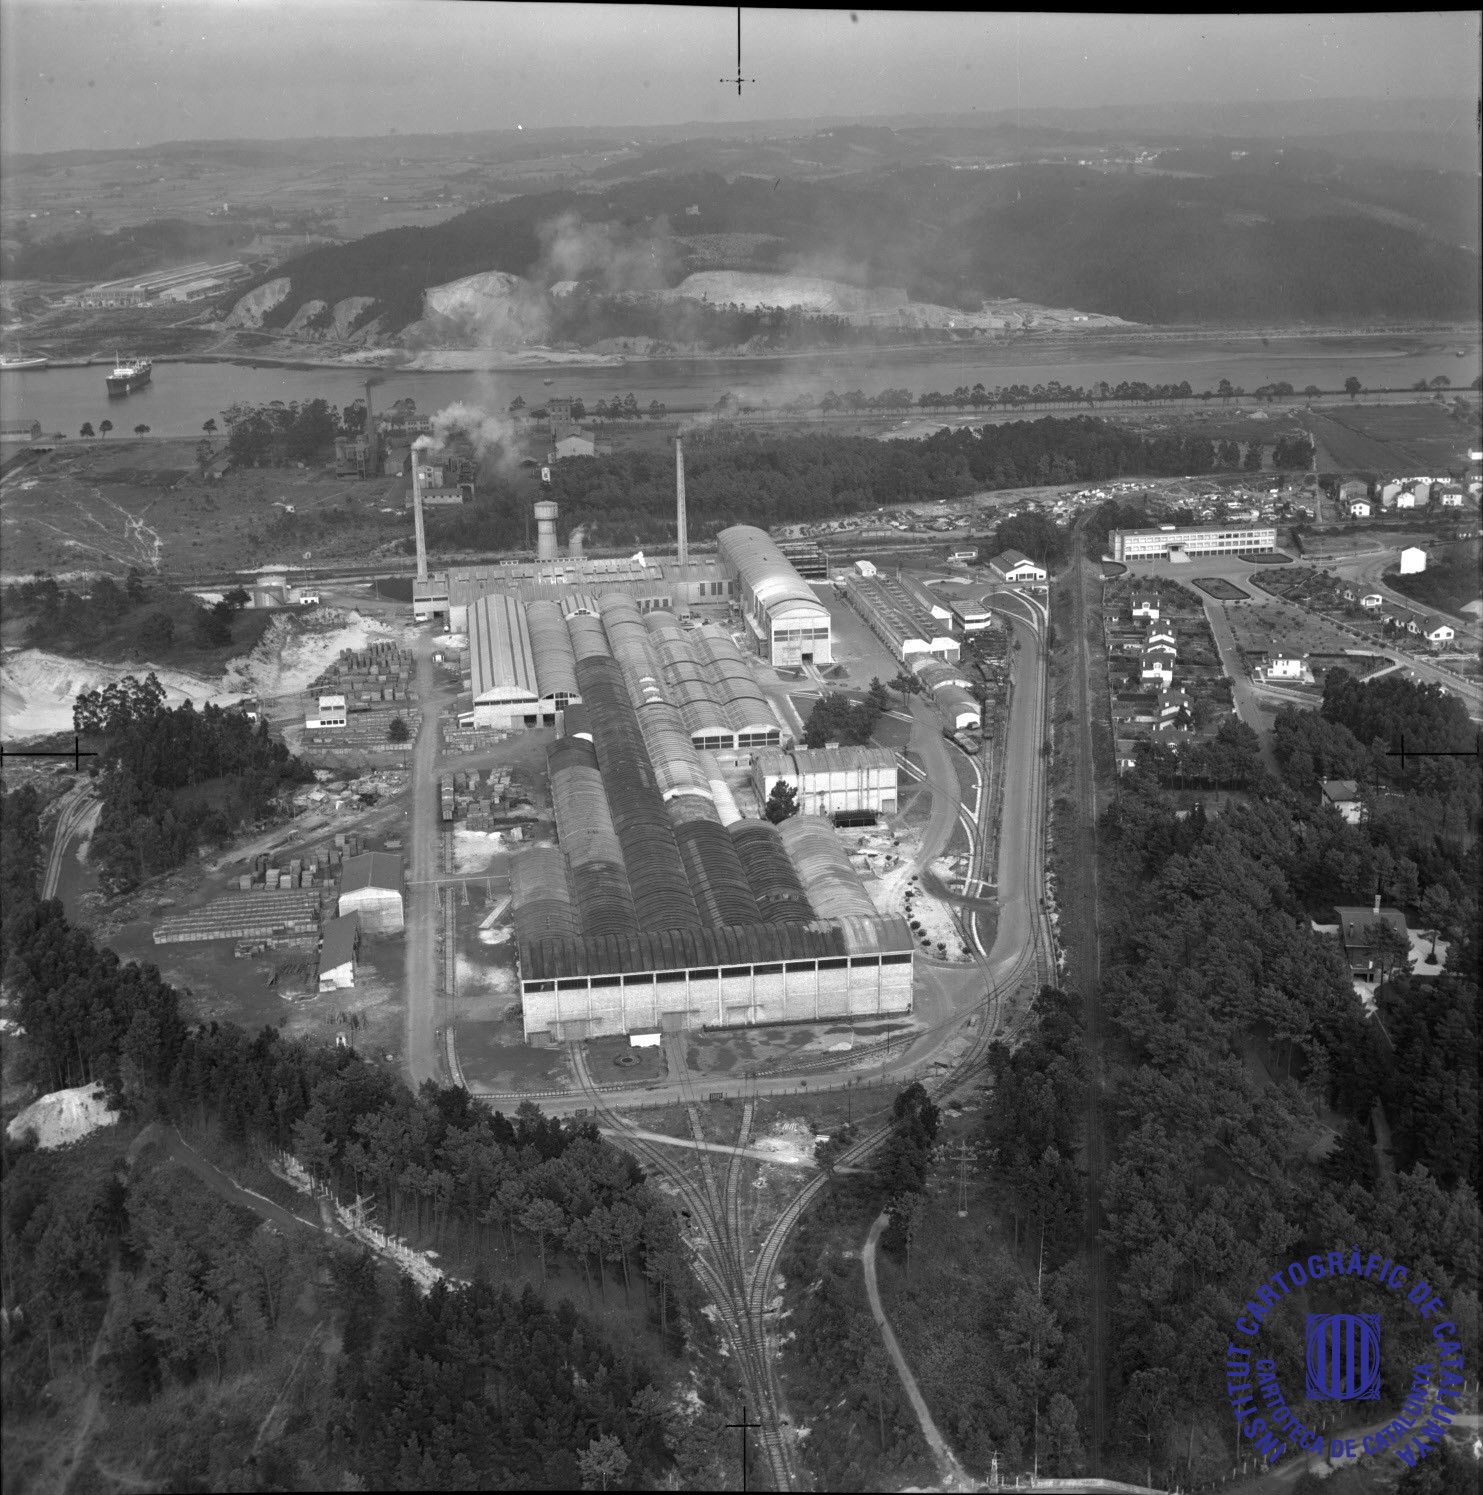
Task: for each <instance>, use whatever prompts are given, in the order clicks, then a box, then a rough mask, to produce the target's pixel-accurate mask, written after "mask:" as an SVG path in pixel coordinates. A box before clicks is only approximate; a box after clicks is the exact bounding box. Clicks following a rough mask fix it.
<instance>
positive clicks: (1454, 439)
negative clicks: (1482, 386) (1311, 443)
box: [1306, 403, 1479, 477]
mask: <svg viewBox="0 0 1483 1495" xmlns="http://www.w3.org/2000/svg"><path fill="white" fill-rule="evenodd" d="M1306 419H1307V424H1308V429H1309V430H1310V431H1311V432H1312V434H1313V437H1314V439H1315V440H1316V441H1317V442H1318V466H1319V469H1320V470H1321V471H1325V472H1368V473H1377V474H1387V475H1388V474H1397V475H1403V476H1407V477H1410V476H1419V475H1421V474H1432V475H1436V476H1440V475H1441V474H1442V473H1445V472H1450V471H1452V470H1453V469H1454V468H1461V467H1464V466H1466V463H1467V450H1468V446H1469V444H1470V443H1471V444H1473V445H1476V444H1477V441H1478V432H1479V423H1478V418H1477V416H1476V414H1474V415H1473V416H1472V417H1471V418H1470V419H1469V420H1468V421H1466V422H1463V421H1459V420H1457V419H1456V418H1454V416H1453V415H1452V414H1451V412H1450V411H1449V410H1448V409H1447V408H1446V407H1445V406H1442V405H1437V404H1432V403H1425V404H1423V403H1417V404H1414V405H1349V406H1344V405H1335V406H1329V407H1327V408H1325V409H1323V410H1321V411H1319V410H1315V411H1313V412H1312V413H1311V414H1309V415H1308V416H1307V417H1306Z"/></svg>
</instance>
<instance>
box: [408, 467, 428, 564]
mask: <svg viewBox="0 0 1483 1495" xmlns="http://www.w3.org/2000/svg"><path fill="white" fill-rule="evenodd" d="M412 523H413V525H414V526H415V529H416V534H417V579H418V581H426V580H427V536H426V534H425V533H424V532H423V528H422V453H421V452H419V451H417V450H416V448H413V451H412Z"/></svg>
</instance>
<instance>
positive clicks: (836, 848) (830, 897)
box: [778, 815, 879, 919]
mask: <svg viewBox="0 0 1483 1495" xmlns="http://www.w3.org/2000/svg"><path fill="white" fill-rule="evenodd" d="M778 834H779V835H780V836H781V837H782V838H783V845H784V846H786V847H787V849H788V855H789V857H790V858H791V859H792V861H793V865H794V867H796V868H797V869H798V880H799V882H800V883H801V884H802V885H803V886H804V887H805V888H806V889H807V890H808V899H809V902H810V903H812V904H813V906H814V908H815V909H816V910H817V912H818V915H819V917H820V918H821V919H843V918H848V917H850V916H852V915H857V914H858V915H859V916H861V917H862V918H867V919H874V918H878V917H879V914H878V913H877V912H876V907H875V904H874V903H872V902H871V900H870V894H869V893H867V892H866V891H865V884H864V883H863V882H862V881H861V879H860V874H859V873H858V872H856V871H855V869H854V868H853V867H852V866H851V865H850V858H849V854H848V853H847V852H846V851H845V849H844V843H843V842H842V841H841V840H840V839H839V837H838V836H837V835H836V834H835V831H834V827H833V826H832V825H830V823H829V822H828V821H827V820H825V819H824V818H823V817H822V816H820V815H795V816H793V818H792V819H791V820H785V821H784V822H783V823H782V825H781V826H780V827H779V828H778Z"/></svg>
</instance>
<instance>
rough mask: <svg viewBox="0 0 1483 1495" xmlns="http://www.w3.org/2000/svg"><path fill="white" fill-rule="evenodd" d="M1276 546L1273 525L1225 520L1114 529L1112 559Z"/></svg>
mask: <svg viewBox="0 0 1483 1495" xmlns="http://www.w3.org/2000/svg"><path fill="white" fill-rule="evenodd" d="M1276 549H1277V529H1276V526H1275V525H1265V526H1263V525H1253V526H1252V527H1250V528H1244V527H1237V526H1234V525H1228V524H1204V525H1196V526H1194V527H1193V528H1191V529H1176V528H1175V527H1174V526H1173V525H1170V526H1169V527H1168V528H1167V529H1115V530H1113V532H1112V558H1113V560H1115V561H1146V560H1163V559H1167V560H1171V561H1182V560H1184V559H1185V558H1186V557H1187V556H1192V555H1246V554H1261V553H1263V552H1266V551H1269V550H1276Z"/></svg>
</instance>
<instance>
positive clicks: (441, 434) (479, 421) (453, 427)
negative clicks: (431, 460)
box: [412, 400, 519, 467]
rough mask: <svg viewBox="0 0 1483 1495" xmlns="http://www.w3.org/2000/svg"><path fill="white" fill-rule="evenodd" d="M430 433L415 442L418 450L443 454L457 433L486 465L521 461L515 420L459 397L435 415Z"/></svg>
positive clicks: (414, 448) (501, 464)
mask: <svg viewBox="0 0 1483 1495" xmlns="http://www.w3.org/2000/svg"><path fill="white" fill-rule="evenodd" d="M432 423H433V429H432V434H431V435H429V436H419V437H418V438H417V440H416V441H414V442H413V443H412V450H413V451H414V452H431V453H432V454H433V455H434V456H440V455H441V454H442V453H443V452H445V451H446V450H447V449H448V445H449V442H450V441H451V440H452V438H453V437H454V436H455V435H459V436H463V437H464V438H466V439H467V440H468V442H469V443H470V445H471V446H472V447H473V448H474V455H475V456H476V457H477V458H478V459H479V461H480V463H482V464H492V465H495V466H500V467H504V466H508V465H511V464H513V463H514V462H515V461H516V460H518V455H519V442H518V439H517V436H516V429H515V426H514V423H513V422H511V421H509V420H507V419H506V418H505V417H504V416H501V415H492V414H490V412H489V411H487V410H484V409H482V408H481V407H479V406H478V405H468V404H465V403H464V402H463V401H462V400H455V401H454V402H453V404H451V405H445V406H444V407H443V408H442V409H441V410H439V411H438V412H437V414H436V415H434V416H433V417H432Z"/></svg>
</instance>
